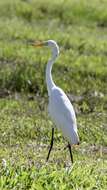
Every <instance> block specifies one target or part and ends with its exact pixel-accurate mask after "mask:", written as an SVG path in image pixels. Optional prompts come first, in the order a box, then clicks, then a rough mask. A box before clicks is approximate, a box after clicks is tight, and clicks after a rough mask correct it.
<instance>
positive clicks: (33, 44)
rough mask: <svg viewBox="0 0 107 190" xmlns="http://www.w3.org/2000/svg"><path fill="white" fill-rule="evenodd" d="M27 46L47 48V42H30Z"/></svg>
mask: <svg viewBox="0 0 107 190" xmlns="http://www.w3.org/2000/svg"><path fill="white" fill-rule="evenodd" d="M29 45H32V46H34V47H42V46H47V42H46V41H43V42H41V41H32V42H29Z"/></svg>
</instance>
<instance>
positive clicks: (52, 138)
mask: <svg viewBox="0 0 107 190" xmlns="http://www.w3.org/2000/svg"><path fill="white" fill-rule="evenodd" d="M53 140H54V128H52V137H51V145H50V148H49V152H48V156H47V158H46V161H48V159H49V156H50V152H51V150H52V147H53Z"/></svg>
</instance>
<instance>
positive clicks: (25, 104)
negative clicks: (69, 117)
mask: <svg viewBox="0 0 107 190" xmlns="http://www.w3.org/2000/svg"><path fill="white" fill-rule="evenodd" d="M48 39H53V40H56V41H57V43H58V44H59V46H60V56H59V58H58V60H57V61H56V63H55V65H54V66H53V70H52V75H53V79H54V81H55V83H56V84H57V85H58V86H60V87H61V88H62V89H63V90H64V91H65V92H66V94H67V95H68V97H69V98H70V100H71V102H72V104H73V106H74V108H75V111H76V116H77V123H78V133H79V137H80V145H79V146H77V147H73V155H74V164H73V165H72V164H71V162H70V156H69V152H68V150H67V149H64V147H65V146H66V144H67V141H66V140H65V139H64V138H63V137H62V134H61V133H60V132H59V131H57V129H56V130H55V140H54V147H53V151H52V152H51V156H50V159H49V161H48V162H46V156H47V153H48V149H49V144H50V138H51V129H52V125H53V124H52V122H51V120H50V119H49V117H48V113H47V105H48V95H47V88H46V83H45V68H46V63H47V61H48V58H49V56H50V50H48V48H41V49H39V48H37V49H35V48H33V47H30V46H29V41H30V40H48ZM106 188H107V1H106V0H103V1H100V0H95V1H92V0H90V1H88V0H76V1H75V0H72V1H70V0H68V1H63V0H59V1H57V0H54V1H53V2H52V1H49V0H46V1H45V2H44V1H43V0H39V1H37V0H34V1H33V0H11V1H10V0H1V1H0V190H10V189H13V190H19V189H20V190H21V189H23V190H28V189H29V190H42V189H46V190H51V189H52V190H54V189H55V190H56V189H57V190H58V189H59V190H65V189H66V190H71V189H73V190H94V189H97V190H106Z"/></svg>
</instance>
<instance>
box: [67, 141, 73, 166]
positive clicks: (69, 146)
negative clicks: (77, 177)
mask: <svg viewBox="0 0 107 190" xmlns="http://www.w3.org/2000/svg"><path fill="white" fill-rule="evenodd" d="M68 148H69V152H70V157H71V162H72V163H73V155H72V150H71V145H70V144H69V143H68Z"/></svg>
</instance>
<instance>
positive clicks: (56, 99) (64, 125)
mask: <svg viewBox="0 0 107 190" xmlns="http://www.w3.org/2000/svg"><path fill="white" fill-rule="evenodd" d="M31 45H33V46H35V47H42V46H47V47H49V48H50V49H51V53H52V57H51V58H50V59H49V61H48V63H47V66H46V84H47V90H48V96H49V105H48V111H49V115H50V117H51V119H52V121H53V123H54V124H55V126H56V127H57V128H58V129H59V130H60V131H62V134H63V136H64V138H66V139H67V141H68V145H67V147H68V149H69V152H70V157H71V162H72V163H73V154H72V150H71V146H72V145H78V144H79V136H78V132H77V122H76V115H75V111H74V108H73V106H72V104H71V102H70V100H69V99H68V97H67V95H66V94H65V93H64V91H63V90H62V89H61V88H59V87H58V86H56V84H55V83H54V81H53V79H52V75H51V71H52V66H53V64H54V62H55V60H56V58H57V57H58V55H59V46H58V45H57V43H56V42H55V41H54V40H48V41H42V42H32V43H31ZM53 140H54V127H52V137H51V144H50V148H49V152H48V155H47V161H48V159H49V156H50V152H51V150H52V147H53Z"/></svg>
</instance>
